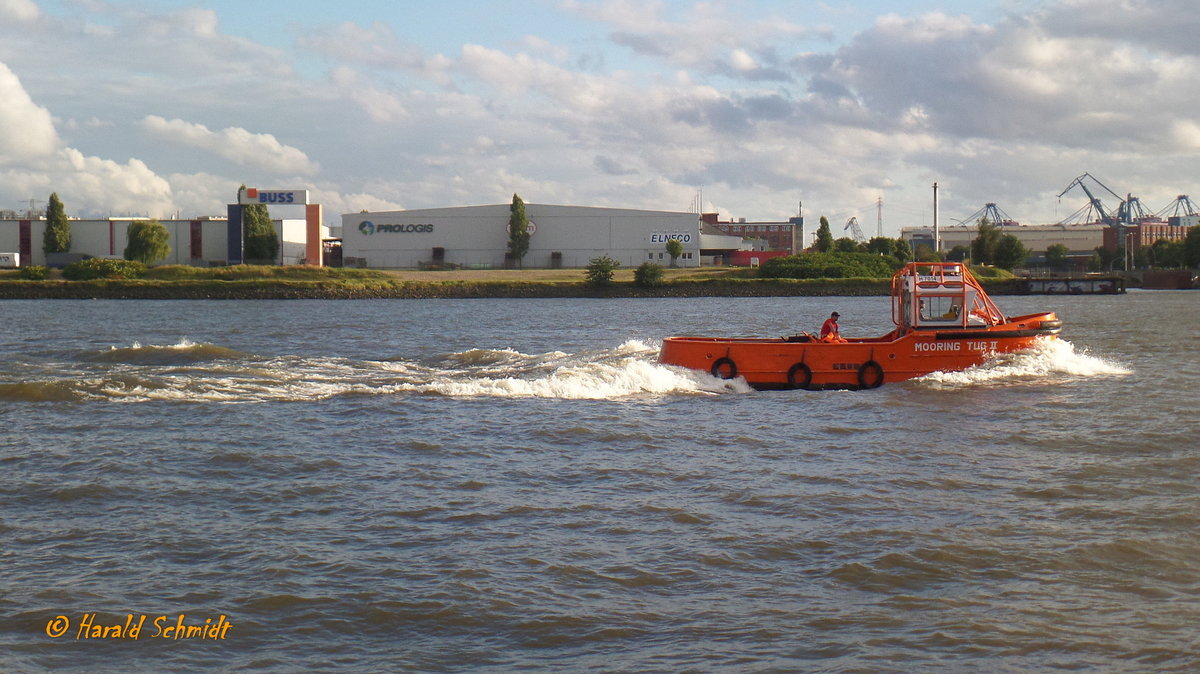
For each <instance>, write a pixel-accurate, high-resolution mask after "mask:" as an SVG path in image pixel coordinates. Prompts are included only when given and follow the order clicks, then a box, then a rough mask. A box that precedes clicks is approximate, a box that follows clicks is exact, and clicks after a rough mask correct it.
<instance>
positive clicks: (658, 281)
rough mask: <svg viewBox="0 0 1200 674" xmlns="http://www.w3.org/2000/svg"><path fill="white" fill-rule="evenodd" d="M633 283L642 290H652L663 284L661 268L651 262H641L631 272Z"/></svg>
mask: <svg viewBox="0 0 1200 674" xmlns="http://www.w3.org/2000/svg"><path fill="white" fill-rule="evenodd" d="M633 282H634V283H636V284H638V285H639V286H641V287H643V288H653V287H655V286H660V285H662V283H663V268H662V266H661V265H657V264H654V263H653V262H643V263H641V264H640V265H638V268H637V269H634V270H633Z"/></svg>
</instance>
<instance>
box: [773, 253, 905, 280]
mask: <svg viewBox="0 0 1200 674" xmlns="http://www.w3.org/2000/svg"><path fill="white" fill-rule="evenodd" d="M901 266H902V265H901V264H900V261H899V260H897V259H896V258H894V257H891V256H887V255H875V254H872V253H804V254H802V255H788V256H786V257H773V258H771V259H769V260H767V261H766V262H765V263H764V264H763V266H762V267H760V268H759V276H762V277H765V278H890V277H891V276H892V274H894V273H895V272H896V270H897V269H899V268H900V267H901Z"/></svg>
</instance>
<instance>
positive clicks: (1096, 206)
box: [1058, 173, 1126, 225]
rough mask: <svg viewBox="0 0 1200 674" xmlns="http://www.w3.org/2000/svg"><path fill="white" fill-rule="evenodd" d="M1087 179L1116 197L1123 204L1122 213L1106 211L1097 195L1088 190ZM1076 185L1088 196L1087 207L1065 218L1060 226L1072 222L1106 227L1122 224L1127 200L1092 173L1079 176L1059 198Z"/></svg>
mask: <svg viewBox="0 0 1200 674" xmlns="http://www.w3.org/2000/svg"><path fill="white" fill-rule="evenodd" d="M1085 178H1090V179H1091V181H1092V182H1094V183H1095V184H1096V185H1099V186H1100V187H1103V188H1104V190H1105V191H1106V192H1108V193H1109V194H1111V195H1113V197H1115V198H1116V199H1117V201H1119V202H1121V206H1120V207H1118V208H1119V210H1120V211H1121V213H1120V214H1113V213H1110V212H1109V211H1108V210H1107V209H1105V208H1104V203H1103V202H1101V201H1100V199H1099V198H1097V197H1096V195H1094V194H1092V191H1091V190H1089V189H1088V186H1087V183H1086V182H1084V179H1085ZM1076 185H1078V186H1079V188H1080V189H1082V190H1083V192H1084V194H1086V195H1087V197H1088V204H1087V206H1084V207H1083V208H1080V209H1079V210H1077V211H1075V212H1074V213H1072V214H1071V215H1068V216H1067V217H1065V218H1063V220H1062V221H1061V222H1060V223H1059V224H1067V223H1071V222H1078V221H1082V222H1102V223H1104V224H1106V225H1113V224H1117V223H1120V222H1121V221H1122V218H1121V216H1122V215H1124V211H1125V210H1126V209H1125V200H1124V199H1122V198H1121V197H1120V195H1118V194H1117V193H1116V192H1114V191H1112V190H1110V189H1108V186H1107V185H1105V184H1104V183H1102V182H1100V181H1099V180H1098V179H1097V178H1096V177H1095V176H1093V175H1092V174H1090V173H1084V174H1083V175H1081V176H1079V177H1078V178H1076V179H1074V180H1072V181H1071V184H1070V185H1067V189H1065V190H1063V191H1062V192H1059V193H1058V198H1059V199H1062V196H1063V195H1064V194H1066V193H1067V192H1070V191H1071V189H1072V188H1074V187H1075V186H1076ZM1093 212H1094V213H1095V216H1094V218H1093Z"/></svg>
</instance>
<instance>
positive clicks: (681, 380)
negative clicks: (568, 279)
mask: <svg viewBox="0 0 1200 674" xmlns="http://www.w3.org/2000/svg"><path fill="white" fill-rule="evenodd" d="M398 388H399V389H400V390H405V391H412V392H417V393H434V394H440V395H447V396H456V397H533V398H561V399H565V400H597V399H609V398H623V397H629V396H640V395H663V394H668V393H725V392H748V391H749V390H750V388H749V387H748V386H746V384H745V382H744V381H743V380H735V381H725V380H720V379H716V378H714V377H710V376H708V375H705V374H703V373H698V372H697V373H693V372H691V371H686V370H681V369H679V368H673V367H667V366H663V365H659V364H657V363H653V362H649V361H647V360H645V359H642V358H623V359H620V360H618V361H617V362H615V363H606V362H597V361H584V362H576V363H573V364H569V365H563V366H561V367H558V368H556V369H555V370H554V371H553V372H550V373H548V374H546V375H543V376H537V377H533V378H519V377H501V378H489V377H465V378H450V379H442V380H438V381H434V382H430V383H426V384H405V385H401V386H399V387H398Z"/></svg>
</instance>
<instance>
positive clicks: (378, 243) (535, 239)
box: [342, 203, 743, 269]
mask: <svg viewBox="0 0 1200 674" xmlns="http://www.w3.org/2000/svg"><path fill="white" fill-rule="evenodd" d="M510 206H511V205H510V204H494V205H486V206H460V207H453V208H430V209H422V210H407V211H380V212H374V213H369V212H363V213H348V214H345V215H343V216H342V261H343V264H344V265H345V266H347V267H370V268H376V269H418V268H421V267H426V266H432V265H440V266H458V267H463V268H467V269H492V268H495V269H500V268H504V267H506V266H512V265H514V264H519V265H520V266H522V267H525V268H551V269H553V268H559V267H586V266H587V264H588V262H589V261H590V260H591V259H592V258H595V257H599V256H602V255H607V256H609V257H611V258H613V259H614V260H616V261H618V262H620V263H621V265H622V266H633V267H636V266H638V265H640V264H641V263H643V262H647V261H650V262H655V263H658V264H663V265H664V266H665V265H666V264H669V263H670V261H671V258H670V256H669V255H668V254H667V253H666V244H667V241H670V240H672V239H675V240H678V241H679V242H680V243H682V244H683V255H681V256H680V257H679V258H678V259H677V260H676V264H678V265H679V266H682V267H697V266H699V265H700V264H701V262H705V263H711V262H713V261H714V260H716V259H717V258H719V257H720V256H721V255H722V254H724V253H725V252H727V251H730V250H738V249H740V248H742V246H743V243H742V239H741V237H732V236H724V235H719V234H709V233H701V231H700V217H699V215H697V214H696V213H679V212H673V211H641V210H633V209H625V208H593V207H585V206H553V205H545V204H529V203H527V204H525V214H526V216H527V217H528V219H529V231H530V238H529V250H528V252H527V253H526V254H525V256H524V257H523V258H522V259H521V260H520V261H519V262H516V261H512V260H508V259H507V258H506V255H507V250H508V240H509V234H508V221H509V217H510V215H511V211H510ZM702 258H703V259H702Z"/></svg>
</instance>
